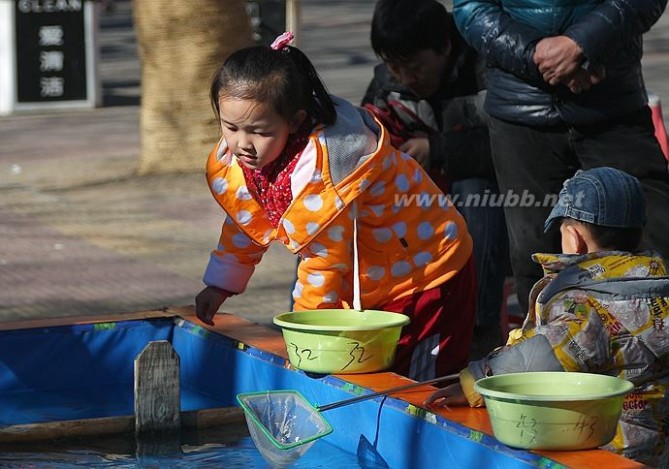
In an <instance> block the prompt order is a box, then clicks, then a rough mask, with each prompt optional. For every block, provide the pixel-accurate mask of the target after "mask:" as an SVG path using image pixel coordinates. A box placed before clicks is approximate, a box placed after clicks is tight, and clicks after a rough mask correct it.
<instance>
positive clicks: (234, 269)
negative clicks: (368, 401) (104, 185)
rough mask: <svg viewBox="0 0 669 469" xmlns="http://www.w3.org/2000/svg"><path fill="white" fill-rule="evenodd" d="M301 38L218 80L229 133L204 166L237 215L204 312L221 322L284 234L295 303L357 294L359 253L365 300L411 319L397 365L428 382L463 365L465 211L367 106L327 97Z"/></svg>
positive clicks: (470, 314)
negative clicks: (229, 301)
mask: <svg viewBox="0 0 669 469" xmlns="http://www.w3.org/2000/svg"><path fill="white" fill-rule="evenodd" d="M291 39H292V35H291V34H290V33H284V34H283V35H282V36H280V37H279V38H277V40H276V41H275V42H274V44H272V46H271V47H251V48H246V49H242V50H239V51H237V52H235V53H233V54H232V55H230V57H229V58H228V59H227V60H226V61H225V63H224V64H223V66H222V67H221V68H220V70H219V72H218V73H217V74H216V76H215V78H214V80H213V83H212V86H211V100H212V104H213V107H214V109H215V112H216V114H217V117H218V118H219V119H220V122H221V130H222V133H223V136H222V138H221V140H220V142H219V143H218V144H217V146H216V147H215V148H214V150H213V151H212V153H211V154H210V155H209V159H208V162H207V177H208V181H209V186H210V188H211V191H212V194H213V196H214V198H215V199H216V201H217V202H218V203H219V204H220V205H221V207H222V208H223V210H225V212H226V214H227V217H226V221H225V223H224V224H223V228H222V232H221V237H220V241H219V244H218V248H217V249H216V250H215V251H213V252H212V255H211V258H210V261H209V265H208V266H207V269H206V272H205V274H204V283H205V284H206V285H207V287H206V288H205V289H204V290H202V291H201V292H200V293H199V294H198V295H197V298H196V311H197V316H198V318H200V319H201V320H202V321H203V322H205V323H206V324H213V318H214V315H215V313H216V312H217V311H218V308H219V307H220V306H221V304H222V303H223V302H224V301H225V299H226V298H228V297H230V296H231V295H234V294H237V293H241V292H243V291H244V289H245V288H246V285H247V283H248V281H249V279H250V277H251V275H252V274H253V270H254V267H255V265H256V264H257V263H258V262H259V261H260V259H261V258H262V256H263V254H264V252H265V251H266V250H267V248H268V247H269V244H270V242H272V241H279V242H281V243H283V244H284V245H285V246H286V247H287V248H288V249H289V250H290V251H291V252H293V253H295V254H298V255H299V258H300V263H299V266H298V275H297V276H298V279H297V282H296V285H295V289H294V291H293V298H294V301H295V306H294V309H295V310H313V309H330V308H334V309H337V308H346V307H351V306H353V297H354V295H353V293H354V292H353V290H354V287H353V286H354V284H356V283H357V282H355V281H354V280H355V279H354V278H353V275H354V263H355V262H357V272H358V274H359V277H358V280H359V283H357V284H359V285H360V292H359V298H360V299H361V305H362V307H363V308H365V309H380V310H386V311H393V312H399V313H404V314H406V315H408V316H409V317H410V318H411V323H410V325H408V326H406V327H405V328H404V329H403V331H402V336H401V338H400V342H399V344H398V350H397V355H396V359H395V364H394V367H393V371H396V372H398V373H400V374H403V375H406V376H409V377H411V378H413V379H421V380H422V379H429V378H432V377H435V376H439V375H443V374H449V373H452V372H455V371H458V370H459V369H461V368H462V367H463V366H464V365H466V363H467V358H468V353H469V348H470V344H471V339H472V331H473V327H474V314H475V309H476V279H475V271H474V267H473V263H472V259H471V258H472V240H471V238H470V236H469V233H468V231H467V227H466V225H465V223H464V221H463V219H462V217H461V216H460V214H459V213H458V212H457V211H456V210H455V208H453V206H452V204H450V202H449V201H448V200H446V199H445V197H444V195H443V194H442V193H441V192H440V191H439V189H438V188H437V187H436V186H435V185H434V184H433V183H432V182H431V180H430V178H429V177H428V176H427V175H426V173H425V172H424V171H423V170H422V169H421V167H420V165H419V164H418V163H416V162H415V160H414V159H413V158H411V157H410V156H409V155H406V154H403V153H400V152H399V151H397V150H396V149H395V148H393V147H392V146H391V145H390V139H389V135H388V134H387V132H386V131H385V129H384V128H383V127H382V126H381V125H380V124H379V123H378V121H376V120H375V119H374V117H373V116H372V115H371V114H370V113H368V112H367V111H365V110H363V109H360V108H357V107H354V106H353V105H351V104H349V103H347V102H345V101H343V100H341V99H339V98H336V97H334V96H330V95H328V93H327V91H326V89H325V86H324V85H323V83H322V82H321V80H320V78H319V77H318V74H317V73H316V71H315V69H314V67H313V65H312V64H311V62H310V61H309V60H308V59H307V57H306V56H304V54H303V53H302V52H301V51H300V50H298V49H297V48H295V47H291V46H289V45H288V42H290V40H291ZM356 253H357V255H356Z"/></svg>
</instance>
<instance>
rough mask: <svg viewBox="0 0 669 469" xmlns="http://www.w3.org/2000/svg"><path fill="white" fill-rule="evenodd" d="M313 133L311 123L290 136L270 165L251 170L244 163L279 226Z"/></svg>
mask: <svg viewBox="0 0 669 469" xmlns="http://www.w3.org/2000/svg"><path fill="white" fill-rule="evenodd" d="M310 133H311V127H310V126H306V125H303V126H302V127H300V129H299V130H298V131H297V132H296V133H294V134H291V135H290V137H288V141H287V142H286V147H285V148H284V150H283V153H281V155H279V157H278V158H277V159H276V160H274V161H272V162H271V163H270V164H268V165H267V166H264V167H262V168H260V169H249V168H247V167H246V166H243V165H241V168H242V171H243V172H244V179H245V180H246V186H247V187H248V189H249V192H251V194H253V196H254V197H255V198H256V200H258V202H259V203H260V205H262V206H263V208H264V209H265V212H267V217H268V218H269V221H270V223H272V226H274V227H275V228H276V227H278V226H279V221H280V220H281V217H282V216H283V214H284V213H285V211H286V209H287V208H288V206H289V205H290V203H291V202H292V201H293V194H292V192H291V190H290V176H291V175H292V174H293V171H294V170H295V165H297V162H298V161H299V159H300V156H302V152H303V150H304V147H306V145H307V142H308V141H309V134H310Z"/></svg>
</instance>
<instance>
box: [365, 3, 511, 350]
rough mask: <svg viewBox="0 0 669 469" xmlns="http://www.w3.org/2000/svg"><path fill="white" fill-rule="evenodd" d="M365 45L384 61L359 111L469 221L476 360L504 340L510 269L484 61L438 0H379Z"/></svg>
mask: <svg viewBox="0 0 669 469" xmlns="http://www.w3.org/2000/svg"><path fill="white" fill-rule="evenodd" d="M371 42H372V47H373V49H374V51H375V52H376V54H377V56H378V57H379V58H381V59H382V60H383V63H381V64H379V65H377V66H376V67H375V69H374V78H373V79H372V81H371V82H370V84H369V87H368V89H367V92H366V93H365V96H364V97H363V100H362V105H363V106H365V107H367V108H369V109H371V110H372V111H373V112H374V113H375V114H376V115H377V116H379V117H380V118H381V120H382V121H383V122H384V123H385V124H386V127H387V128H388V130H389V131H390V132H391V134H393V138H392V140H393V144H394V145H395V146H396V147H397V148H399V149H400V150H402V151H404V152H405V153H408V154H410V155H411V156H413V157H414V158H415V159H416V160H418V161H419V162H420V163H421V165H423V167H425V168H426V169H428V171H429V172H430V174H431V176H432V177H433V179H435V182H437V184H438V185H440V187H441V188H442V190H443V191H444V192H446V193H448V194H450V195H451V197H452V200H453V203H454V204H455V206H456V207H457V208H458V210H459V211H460V212H461V213H462V215H463V216H464V218H465V219H466V221H467V225H468V227H469V230H470V234H471V236H472V238H473V240H474V256H475V259H476V267H477V275H478V282H479V295H478V306H477V323H476V329H475V332H474V349H473V351H472V354H473V356H475V357H476V358H478V357H480V356H482V355H484V354H485V353H487V352H489V351H490V350H491V349H492V348H494V347H495V346H496V345H499V344H500V343H501V340H502V337H501V331H500V327H499V323H500V317H499V313H500V305H501V301H502V288H503V284H504V279H505V276H506V271H507V266H508V242H507V239H506V228H505V222H504V212H503V209H502V207H501V199H500V198H499V195H498V194H497V192H498V188H497V183H496V181H495V170H494V168H493V165H492V159H491V156H490V143H489V135H488V116H487V114H486V113H485V112H484V110H483V101H484V97H485V84H484V69H485V63H484V61H482V60H481V59H479V57H478V54H477V53H476V51H474V50H473V49H472V48H471V47H469V46H468V45H467V44H466V43H465V41H464V40H463V39H462V37H461V36H460V34H459V33H458V31H457V29H456V28H455V24H454V22H453V17H452V15H451V14H450V13H448V12H447V10H446V8H445V7H444V6H443V5H442V4H441V3H439V2H438V1H437V0H380V1H378V2H377V4H376V7H375V10H374V16H373V19H372V28H371Z"/></svg>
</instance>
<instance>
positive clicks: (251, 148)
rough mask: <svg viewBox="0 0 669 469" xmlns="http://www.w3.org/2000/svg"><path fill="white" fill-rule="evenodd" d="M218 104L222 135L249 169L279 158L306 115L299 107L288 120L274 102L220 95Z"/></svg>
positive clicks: (231, 149) (257, 167)
mask: <svg viewBox="0 0 669 469" xmlns="http://www.w3.org/2000/svg"><path fill="white" fill-rule="evenodd" d="M219 107H220V113H219V116H220V120H221V130H222V131H223V137H224V138H225V141H226V142H227V144H228V147H229V148H230V151H231V152H232V153H233V154H234V155H235V156H236V157H237V160H238V161H239V163H240V164H242V165H244V166H246V167H247V168H250V169H260V168H262V167H264V166H267V165H268V164H270V163H271V162H272V161H274V160H276V159H277V158H278V157H279V156H280V155H281V152H282V151H283V149H284V147H285V146H286V141H287V140H288V136H289V135H290V134H291V133H294V132H296V131H297V129H298V128H299V127H300V125H301V124H302V121H304V118H305V116H306V112H305V111H302V110H300V111H298V112H297V113H296V115H295V116H294V117H293V118H292V119H290V120H287V119H286V118H284V117H282V116H280V115H279V114H277V113H276V111H275V110H274V109H273V108H272V107H271V106H269V105H267V104H265V103H262V102H260V101H254V100H249V99H238V98H221V99H220V100H219Z"/></svg>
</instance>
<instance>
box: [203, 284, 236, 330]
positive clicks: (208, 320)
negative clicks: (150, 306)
mask: <svg viewBox="0 0 669 469" xmlns="http://www.w3.org/2000/svg"><path fill="white" fill-rule="evenodd" d="M230 296H232V293H231V292H229V291H227V290H223V289H221V288H216V287H206V288H205V289H204V290H202V291H201V292H200V293H198V294H197V296H196V297H195V314H196V315H197V317H198V319H199V320H200V321H202V322H203V323H205V324H208V325H210V326H213V325H214V315H215V314H216V312H217V311H218V308H220V306H221V305H222V304H223V302H224V301H225V300H226V299H228V298H229V297H230Z"/></svg>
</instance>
